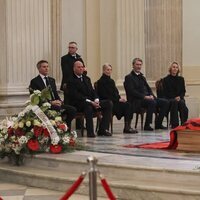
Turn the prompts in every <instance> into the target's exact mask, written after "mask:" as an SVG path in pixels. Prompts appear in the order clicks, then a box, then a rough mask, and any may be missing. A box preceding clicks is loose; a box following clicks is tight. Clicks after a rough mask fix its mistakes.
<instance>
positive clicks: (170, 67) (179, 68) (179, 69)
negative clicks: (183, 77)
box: [168, 61, 181, 75]
mask: <svg viewBox="0 0 200 200" xmlns="http://www.w3.org/2000/svg"><path fill="white" fill-rule="evenodd" d="M173 64H176V65H177V66H178V72H177V75H178V74H179V73H180V71H181V67H180V65H179V63H178V62H176V61H174V62H172V63H171V65H170V66H169V70H168V71H169V73H170V74H171V70H172V66H173Z"/></svg>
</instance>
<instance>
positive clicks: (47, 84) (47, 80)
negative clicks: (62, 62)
mask: <svg viewBox="0 0 200 200" xmlns="http://www.w3.org/2000/svg"><path fill="white" fill-rule="evenodd" d="M44 79H45V80H46V87H47V86H49V85H50V83H49V79H48V77H47V76H45V77H44Z"/></svg>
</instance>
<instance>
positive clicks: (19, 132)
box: [15, 128, 25, 136]
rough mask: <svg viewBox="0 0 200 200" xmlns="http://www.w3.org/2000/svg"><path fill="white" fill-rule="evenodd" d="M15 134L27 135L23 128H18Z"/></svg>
mask: <svg viewBox="0 0 200 200" xmlns="http://www.w3.org/2000/svg"><path fill="white" fill-rule="evenodd" d="M15 135H17V136H22V135H25V132H24V131H23V130H22V129H21V128H17V129H16V130H15Z"/></svg>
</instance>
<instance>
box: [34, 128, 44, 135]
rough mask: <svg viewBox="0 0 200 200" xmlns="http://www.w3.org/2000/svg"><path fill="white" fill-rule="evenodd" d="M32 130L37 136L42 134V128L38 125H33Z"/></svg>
mask: <svg viewBox="0 0 200 200" xmlns="http://www.w3.org/2000/svg"><path fill="white" fill-rule="evenodd" d="M33 131H34V135H35V136H36V137H38V136H39V135H41V134H42V131H43V128H42V127H39V126H34V128H33Z"/></svg>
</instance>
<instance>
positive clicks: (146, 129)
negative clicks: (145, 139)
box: [144, 125, 153, 131]
mask: <svg viewBox="0 0 200 200" xmlns="http://www.w3.org/2000/svg"><path fill="white" fill-rule="evenodd" d="M144 130H145V131H153V128H151V126H149V125H148V126H145V127H144Z"/></svg>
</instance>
